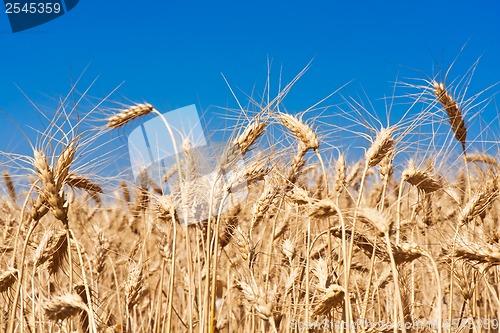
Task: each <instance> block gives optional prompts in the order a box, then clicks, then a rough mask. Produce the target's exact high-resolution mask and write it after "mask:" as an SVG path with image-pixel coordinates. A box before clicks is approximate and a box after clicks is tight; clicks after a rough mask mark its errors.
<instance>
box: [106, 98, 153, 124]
mask: <svg viewBox="0 0 500 333" xmlns="http://www.w3.org/2000/svg"><path fill="white" fill-rule="evenodd" d="M153 110H154V107H153V106H152V105H151V104H149V103H145V104H137V105H134V106H132V107H130V108H128V109H126V110H123V111H121V112H120V113H118V114H115V115H113V116H111V117H109V118H108V119H107V120H108V124H107V125H106V126H107V127H108V128H110V129H115V128H119V127H122V126H123V125H125V124H127V123H128V122H130V121H132V120H134V119H137V118H140V117H142V116H145V115H147V114H149V113H151V112H152V111H153Z"/></svg>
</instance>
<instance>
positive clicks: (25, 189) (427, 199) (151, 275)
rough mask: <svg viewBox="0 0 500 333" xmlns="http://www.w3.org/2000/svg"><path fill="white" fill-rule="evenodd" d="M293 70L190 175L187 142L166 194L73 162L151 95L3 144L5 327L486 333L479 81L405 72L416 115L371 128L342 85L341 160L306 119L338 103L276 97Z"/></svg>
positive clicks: (495, 306) (495, 295) (498, 255)
mask: <svg viewBox="0 0 500 333" xmlns="http://www.w3.org/2000/svg"><path fill="white" fill-rule="evenodd" d="M299 76H300V75H299ZM294 82H295V80H294V81H292V82H291V84H290V85H288V86H286V87H285V88H284V89H282V90H281V91H280V93H279V94H278V95H277V96H276V97H275V98H274V99H269V100H268V101H267V102H265V103H258V105H257V106H258V110H257V111H256V112H253V113H250V112H247V113H246V117H244V119H243V120H242V121H239V122H238V125H237V126H236V127H235V128H234V132H233V134H232V135H231V139H230V140H228V141H227V142H226V148H227V149H225V150H224V151H223V153H222V154H221V156H217V161H218V167H217V168H216V169H215V171H214V173H215V177H214V178H213V179H211V180H210V182H209V183H208V184H204V185H203V186H202V185H196V184H197V183H196V182H195V183H193V182H192V181H191V180H193V179H195V180H196V178H197V171H196V170H197V163H199V157H198V158H197V156H194V155H195V153H194V152H193V150H192V149H189V148H190V143H189V142H188V140H186V142H183V143H182V144H181V145H180V146H182V151H181V152H179V154H178V160H177V163H176V165H175V167H174V168H173V169H172V170H171V172H169V173H165V174H163V175H162V176H163V179H162V181H167V180H168V179H172V178H175V181H176V182H177V183H178V187H177V190H176V191H174V192H172V193H168V194H166V193H165V191H164V190H163V187H162V184H158V183H157V182H156V181H154V180H153V179H151V178H150V177H148V175H147V173H144V174H143V175H142V176H143V177H142V178H141V181H140V182H131V181H127V180H126V179H125V178H121V175H120V174H117V175H115V177H114V179H115V180H117V181H118V182H117V183H116V184H115V185H114V187H112V186H110V184H108V182H107V180H106V178H105V177H100V176H99V174H97V173H95V172H86V171H88V170H89V168H88V162H85V163H82V162H81V161H82V160H81V159H82V158H83V157H82V156H84V154H85V152H86V151H93V152H96V151H97V152H99V149H102V150H103V151H104V150H105V148H100V146H99V145H97V147H96V148H95V147H94V146H93V144H94V143H95V141H96V140H97V139H99V138H103V137H104V135H105V134H106V135H107V134H109V133H112V134H113V135H115V136H116V137H120V136H121V135H123V133H122V132H120V130H121V129H122V128H123V127H126V126H132V125H131V124H134V123H137V122H139V121H141V119H143V118H147V117H149V118H151V117H160V116H161V113H160V112H158V111H157V110H156V109H155V107H154V106H152V105H151V104H148V103H142V104H136V105H132V106H128V107H123V108H122V109H121V110H120V109H117V110H113V112H111V111H110V110H107V111H106V112H102V113H99V107H96V108H93V109H92V110H91V111H92V113H93V116H94V118H99V117H100V118H101V119H100V120H102V124H101V125H94V123H93V122H91V124H92V126H91V127H90V129H84V130H80V129H81V126H80V125H81V123H83V122H85V121H86V120H88V119H86V117H79V118H77V119H75V117H74V115H75V110H76V109H77V108H76V107H73V108H64V107H61V108H59V109H58V110H57V112H56V113H55V115H54V116H53V118H52V119H51V120H50V123H49V125H48V126H47V127H46V128H41V129H38V130H39V133H41V134H40V135H39V138H38V139H37V141H36V142H34V143H33V144H32V154H31V155H19V154H17V153H15V152H2V154H1V156H2V164H0V165H1V166H2V167H3V169H4V172H3V185H2V187H3V189H4V191H3V193H4V194H3V197H2V198H1V199H0V212H1V213H0V224H1V225H2V228H1V235H0V311H1V313H0V331H2V332H8V333H13V332H40V333H41V332H106V333H111V332H155V333H156V332H210V333H212V332H307V331H309V332H323V331H326V332H335V331H346V332H398V331H399V332H447V331H451V332H483V331H488V332H498V327H499V324H498V318H499V315H500V290H499V286H500V275H499V274H500V271H499V269H498V265H499V264H500V243H499V240H500V223H499V213H498V209H499V207H500V206H499V205H500V204H499V201H498V198H497V197H498V193H499V177H498V163H499V160H498V156H496V154H494V153H492V151H493V150H491V149H486V148H484V146H483V149H482V150H481V149H477V147H481V141H480V138H478V137H475V138H472V139H471V138H469V137H468V135H467V134H468V129H469V128H468V126H469V119H470V118H472V117H471V114H473V112H474V108H477V107H478V106H477V105H478V104H479V103H476V101H477V96H473V98H472V99H468V97H469V96H465V95H464V94H462V93H461V92H463V91H465V90H459V89H456V88H457V87H456V86H453V82H451V83H450V82H448V81H447V80H445V79H442V80H438V77H435V78H431V79H425V80H420V81H418V83H416V84H414V83H411V84H410V83H408V84H404V85H403V86H405V87H407V88H408V87H410V88H412V89H414V90H413V93H411V94H407V95H406V97H409V98H410V99H411V100H412V102H411V103H409V104H403V107H404V108H406V109H408V110H410V109H412V110H413V111H415V112H412V113H411V114H410V113H408V114H406V113H404V115H403V116H402V117H400V119H398V120H397V121H396V122H395V123H393V124H390V123H387V124H385V125H382V122H375V123H376V124H379V125H380V126H372V125H371V124H372V123H373V122H370V121H366V122H364V121H363V120H362V118H361V117H362V116H363V115H364V114H363V113H362V112H360V111H359V110H361V109H363V108H364V106H363V105H362V104H361V103H357V102H355V100H354V99H345V103H344V107H345V108H344V109H343V110H344V111H342V112H341V113H340V115H339V117H342V118H343V119H344V120H345V119H347V120H351V121H353V122H356V123H358V125H360V126H361V128H362V129H363V130H360V129H359V127H353V128H352V130H351V129H350V128H343V130H346V131H348V132H349V133H350V135H351V136H357V137H358V139H361V140H362V141H361V142H363V144H364V146H363V147H362V148H363V151H364V153H363V154H361V155H358V156H354V157H353V155H352V154H351V153H350V151H349V149H350V148H349V146H348V145H346V146H345V147H340V146H339V147H333V148H332V146H331V145H330V144H327V143H326V137H327V136H328V135H327V134H328V127H327V129H326V130H325V129H324V128H325V127H324V126H319V125H320V124H324V123H325V122H326V123H327V124H330V125H331V127H330V130H331V131H334V132H335V131H336V130H338V127H336V126H335V124H336V122H337V118H335V117H333V118H330V119H326V118H322V117H317V118H313V119H307V120H305V118H304V116H305V115H306V113H303V114H293V113H287V112H285V111H283V110H284V108H283V107H281V103H282V100H283V98H284V96H285V95H286V94H287V93H288V91H289V90H290V88H291V86H292V85H293V83H294ZM241 112H242V113H245V112H246V111H245V110H241ZM365 116H366V115H365ZM368 118H369V117H368ZM422 124H426V126H427V128H430V129H431V130H428V131H427V130H426V131H424V130H423V129H422V127H420V125H422ZM339 126H340V125H339ZM320 127H321V128H322V130H320V129H319V128H320ZM164 130H165V132H167V133H170V132H171V129H170V128H169V126H168V124H165V129H164ZM438 138H444V139H443V140H442V142H438V141H439V140H438ZM497 139H498V138H497ZM275 141H276V142H278V141H279V142H280V143H281V144H280V145H274V142H275ZM415 142H416V143H415ZM496 142H498V141H496ZM418 143H421V144H420V145H418ZM493 146H495V142H494V143H493ZM106 156H108V157H110V158H113V151H111V152H106ZM234 156H239V157H240V158H244V160H245V163H244V165H243V166H241V165H236V164H235V163H234V160H235V157H234ZM229 168H231V169H232V171H233V172H232V177H230V179H229V180H227V179H226V180H227V181H225V182H222V181H221V179H222V178H223V177H221V175H222V174H224V173H225V172H226V171H227V170H228V169H229ZM19 170H22V171H23V172H16V171H19ZM193 184H195V185H193ZM238 184H243V186H244V187H245V188H246V189H247V193H246V196H245V198H244V200H240V201H237V202H234V203H232V204H231V205H230V206H227V207H226V208H227V209H222V208H221V207H222V206H223V202H224V200H225V199H227V197H228V195H229V194H230V193H231V191H232V190H234V188H235V187H237V186H238ZM203 196H204V198H205V199H206V198H209V199H208V200H205V202H203V204H199V205H196V204H195V201H196V200H197V198H199V197H203ZM196 209H201V210H203V209H205V210H207V211H209V212H210V213H209V214H208V218H205V219H201V218H200V219H199V220H194V222H192V223H185V222H183V221H186V217H187V216H191V215H189V214H192V216H196V212H194V213H193V212H192V211H196ZM193 214H194V215H193ZM192 216H191V217H192ZM191 220H192V219H191Z"/></svg>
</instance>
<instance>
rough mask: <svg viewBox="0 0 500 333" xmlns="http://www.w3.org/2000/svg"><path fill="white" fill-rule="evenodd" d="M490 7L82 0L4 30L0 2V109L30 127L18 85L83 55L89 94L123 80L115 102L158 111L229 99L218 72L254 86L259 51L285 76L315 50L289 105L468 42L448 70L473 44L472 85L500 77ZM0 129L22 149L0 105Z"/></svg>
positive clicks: (5, 145) (261, 59) (41, 91)
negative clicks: (40, 20)
mask: <svg viewBox="0 0 500 333" xmlns="http://www.w3.org/2000/svg"><path fill="white" fill-rule="evenodd" d="M499 13H500V3H498V2H496V1H484V2H478V3H476V4H472V3H471V2H470V1H418V2H417V1H415V2H409V1H363V2H360V1H342V2H338V1H317V0H316V1H314V0H313V1H308V2H306V1H204V2H193V1H170V0H168V1H129V0H127V1H95V0H80V3H79V4H78V5H77V6H76V7H75V8H74V9H73V10H72V11H70V12H68V13H67V14H65V15H63V16H62V17H60V18H58V19H56V20H54V21H51V22H49V23H47V24H44V25H41V26H38V27H36V28H33V29H30V30H27V31H24V32H19V33H15V34H13V33H12V32H11V30H10V27H9V25H8V20H7V16H6V15H5V13H3V12H2V13H0V48H1V49H0V110H1V111H3V112H4V113H6V114H8V115H9V116H10V117H11V118H12V119H13V120H14V121H15V122H16V123H17V124H19V125H20V126H21V127H23V128H26V126H28V125H29V126H34V127H39V123H38V120H37V119H38V117H37V115H36V112H35V111H34V109H33V108H32V107H31V106H30V105H29V103H28V102H27V100H26V98H25V97H24V96H23V95H22V93H21V92H20V91H19V90H18V88H16V85H18V86H19V87H20V88H21V89H22V90H23V91H24V92H26V93H27V94H28V95H29V97H30V98H32V99H33V100H34V101H35V102H36V103H37V104H38V105H41V106H42V107H47V106H51V105H54V104H51V100H52V99H55V98H57V96H60V95H64V94H65V93H67V92H68V90H69V88H70V83H71V77H72V76H73V78H75V77H77V76H78V75H79V74H81V73H82V71H83V69H84V68H85V67H86V66H87V65H89V68H88V69H87V71H86V73H85V75H84V82H83V84H82V86H81V87H80V90H82V89H83V88H84V87H85V86H86V85H88V84H89V83H90V82H91V81H92V80H93V79H94V78H96V77H97V76H99V78H98V80H97V83H96V84H95V86H94V88H93V90H92V91H91V92H90V95H91V96H96V97H103V96H105V95H106V94H107V93H108V92H109V91H111V90H112V89H114V88H115V87H116V86H117V85H119V84H120V83H122V82H124V84H123V86H122V87H121V88H120V90H119V94H118V95H117V97H116V99H117V100H120V101H122V102H123V101H124V99H123V98H128V99H129V100H131V101H135V102H143V101H148V102H150V103H152V104H153V105H155V106H156V107H157V108H158V109H160V110H162V111H168V110H171V109H174V108H177V107H182V106H185V105H189V104H192V103H196V104H197V105H198V107H201V108H202V109H204V110H205V109H207V108H208V107H209V106H211V105H217V106H226V105H230V106H232V107H235V106H236V104H235V102H234V100H233V98H232V96H231V94H230V92H229V90H228V88H227V86H226V84H225V82H224V80H223V79H222V77H221V74H220V73H224V75H225V76H226V77H227V79H228V80H229V82H230V83H231V84H232V85H233V87H235V88H238V89H241V90H242V91H244V92H247V93H251V91H252V89H253V87H254V86H255V88H256V90H257V91H258V92H261V91H262V89H263V87H264V83H265V78H266V72H267V68H266V66H267V65H266V59H267V58H268V57H269V58H270V59H271V60H272V61H273V66H274V79H275V81H276V79H277V77H278V73H279V68H280V67H281V66H283V73H284V74H283V76H284V80H285V81H287V80H290V79H291V78H292V77H293V76H294V75H295V74H296V73H297V72H298V71H299V70H300V69H302V68H303V67H304V66H305V65H306V64H307V63H308V62H309V61H310V60H311V59H313V58H314V60H313V63H312V67H311V69H310V70H309V71H308V72H307V74H306V75H305V76H304V77H303V78H302V79H301V81H300V82H299V83H298V84H297V86H296V89H294V90H292V92H291V93H290V96H289V98H287V100H286V106H287V108H288V109H289V110H291V111H299V110H301V109H304V108H306V107H308V106H310V105H312V104H314V103H315V102H316V101H318V100H320V99H321V98H323V97H324V96H326V95H328V94H329V93H330V92H332V91H334V90H336V89H337V88H338V87H340V86H341V85H343V84H345V83H347V82H348V81H350V80H354V82H353V83H351V84H350V85H349V87H348V88H347V90H346V92H345V94H347V95H349V94H359V95H362V94H363V89H364V91H365V92H366V94H367V95H368V96H370V98H371V99H373V100H376V99H377V98H380V97H383V96H384V95H390V94H391V93H392V87H391V82H393V81H394V80H395V79H396V76H397V75H398V72H400V71H401V68H406V70H405V73H406V74H407V73H412V75H413V76H414V77H419V76H420V77H424V75H423V74H421V73H418V72H416V71H413V72H412V71H408V70H407V68H416V69H418V70H422V71H423V72H425V73H427V74H429V75H432V74H433V73H435V72H436V66H438V65H442V66H445V67H447V66H448V65H449V64H450V63H451V61H452V60H453V59H454V58H455V57H456V56H457V54H458V52H459V50H460V49H461V48H462V46H463V45H464V44H465V43H467V46H466V48H465V50H464V52H463V53H462V56H461V57H460V60H459V62H458V64H457V67H456V68H455V70H454V72H453V74H454V75H455V76H458V75H461V74H463V72H464V71H465V70H466V69H467V68H468V67H469V66H471V65H472V63H473V62H474V61H475V60H476V59H477V58H478V57H480V56H482V60H481V61H480V64H479V67H478V70H477V72H476V74H475V76H474V79H473V86H474V87H476V89H477V90H481V89H483V88H485V87H487V86H489V85H490V84H492V83H495V82H497V81H499V80H500V65H499V63H498V60H499V59H500V26H499V24H500V23H498V22H499V19H498V15H499ZM239 96H240V97H242V98H243V99H244V95H243V94H241V93H239ZM380 105H383V104H380ZM494 111H495V110H494V108H493V109H492V112H494ZM492 114H493V113H492ZM490 116H491V117H493V116H492V115H490ZM495 116H496V114H495ZM0 130H1V132H0V133H1V135H2V140H0V141H1V142H0V150H14V149H18V148H17V147H19V149H23V148H22V145H23V144H21V143H19V142H21V141H22V140H23V139H22V137H21V136H20V135H19V133H18V131H17V130H16V129H15V128H14V127H13V126H12V125H11V123H10V122H9V121H8V120H7V118H6V117H5V116H4V115H3V114H2V115H0Z"/></svg>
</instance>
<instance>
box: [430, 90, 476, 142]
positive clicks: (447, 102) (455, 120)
mask: <svg viewBox="0 0 500 333" xmlns="http://www.w3.org/2000/svg"><path fill="white" fill-rule="evenodd" d="M432 85H433V86H434V93H435V94H436V97H437V99H438V101H439V103H441V106H442V107H443V108H444V110H445V111H446V114H447V115H448V118H449V122H450V125H451V127H452V129H453V133H454V134H455V138H456V139H457V141H458V142H460V143H461V144H462V150H463V152H465V144H466V140H467V127H466V126H465V121H464V117H463V115H462V110H460V107H459V106H458V103H457V101H455V99H453V97H452V96H451V95H450V93H449V92H448V90H447V89H446V87H445V86H444V84H443V83H439V82H437V81H433V82H432Z"/></svg>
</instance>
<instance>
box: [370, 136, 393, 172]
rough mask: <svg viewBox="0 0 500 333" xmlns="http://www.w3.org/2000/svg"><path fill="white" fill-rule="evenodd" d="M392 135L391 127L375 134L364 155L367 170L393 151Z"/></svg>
mask: <svg viewBox="0 0 500 333" xmlns="http://www.w3.org/2000/svg"><path fill="white" fill-rule="evenodd" d="M393 134H394V128H393V127H387V128H382V129H381V130H380V132H378V133H377V136H376V137H375V140H374V141H373V143H372V145H371V146H370V148H369V149H368V150H367V151H366V153H365V159H366V163H367V165H368V167H369V168H371V167H374V166H376V165H377V164H379V163H380V162H381V161H382V160H383V159H384V157H386V156H387V155H388V154H389V153H391V152H392V151H393V149H394V138H393V137H392V135H393Z"/></svg>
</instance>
